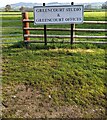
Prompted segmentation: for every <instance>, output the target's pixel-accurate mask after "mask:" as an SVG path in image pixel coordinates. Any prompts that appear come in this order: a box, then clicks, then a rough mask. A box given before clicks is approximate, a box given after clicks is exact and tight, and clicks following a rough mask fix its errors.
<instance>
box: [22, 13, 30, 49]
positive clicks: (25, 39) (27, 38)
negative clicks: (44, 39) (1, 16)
mask: <svg viewBox="0 0 107 120" xmlns="http://www.w3.org/2000/svg"><path fill="white" fill-rule="evenodd" d="M28 19H29V16H28V12H22V22H23V38H24V42H25V43H26V47H28V42H29V40H30V38H29V37H25V36H24V35H25V34H26V35H29V34H30V32H29V30H25V29H24V28H29V22H25V21H23V20H28Z"/></svg>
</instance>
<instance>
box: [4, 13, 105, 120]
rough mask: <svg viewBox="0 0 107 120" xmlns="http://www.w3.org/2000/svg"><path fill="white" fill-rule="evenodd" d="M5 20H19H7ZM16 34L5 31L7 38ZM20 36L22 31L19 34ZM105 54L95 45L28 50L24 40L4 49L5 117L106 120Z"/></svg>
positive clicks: (93, 17)
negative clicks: (98, 119) (95, 119)
mask: <svg viewBox="0 0 107 120" xmlns="http://www.w3.org/2000/svg"><path fill="white" fill-rule="evenodd" d="M30 16H31V18H32V13H30ZM84 16H85V18H84V19H85V20H105V16H104V12H95V13H90V12H86V13H85V14H84ZM6 19H20V17H17V16H16V17H14V18H13V17H9V18H7V17H3V20H6ZM17 25H19V26H20V25H21V23H17ZM3 26H13V24H12V23H11V24H10V23H6V24H4V23H3ZM59 26H60V25H59ZM59 26H51V27H59ZM76 26H77V27H80V28H85V27H87V25H81V24H80V25H76ZM60 27H61V26H60ZM62 27H69V25H63V26H62ZM89 27H93V28H96V26H94V25H93V26H90V25H89ZM98 27H100V28H102V29H104V27H105V26H102V25H98ZM12 32H13V33H14V30H11V31H10V30H7V31H5V29H4V30H3V34H5V33H8V34H10V33H12ZM19 33H22V30H21V29H18V30H15V34H19ZM50 34H52V33H50ZM58 34H60V33H58ZM63 34H64V33H63ZM78 34H79V33H78ZM84 34H86V33H84ZM91 34H92V35H93V34H94V33H91ZM95 34H99V35H104V33H95ZM105 50H106V45H93V44H79V45H72V46H71V45H66V44H65V45H63V44H57V45H56V44H51V45H50V44H48V45H47V46H44V45H43V44H33V45H31V47H30V49H26V48H25V47H24V45H23V43H22V42H20V40H19V42H18V43H16V44H13V45H7V46H3V48H2V61H3V62H2V71H3V74H2V84H3V85H2V86H3V91H2V92H3V95H2V97H3V117H4V118H35V117H37V118H41V117H42V118H106V117H107V116H106V109H105V108H106V86H107V81H106V76H105V72H106V64H105V61H106V56H105V55H106V54H105V53H106V52H105Z"/></svg>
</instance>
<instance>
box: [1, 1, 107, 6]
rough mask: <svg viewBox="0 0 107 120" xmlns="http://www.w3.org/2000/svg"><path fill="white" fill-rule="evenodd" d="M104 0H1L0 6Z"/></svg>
mask: <svg viewBox="0 0 107 120" xmlns="http://www.w3.org/2000/svg"><path fill="white" fill-rule="evenodd" d="M105 1H106V0H2V1H1V2H0V7H4V6H5V5H7V4H14V3H18V2H32V3H49V2H60V3H65V2H68V3H71V2H75V3H87V2H88V3H90V2H105Z"/></svg>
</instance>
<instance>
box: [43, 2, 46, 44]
mask: <svg viewBox="0 0 107 120" xmlns="http://www.w3.org/2000/svg"><path fill="white" fill-rule="evenodd" d="M43 6H45V3H43ZM44 42H45V45H47V34H46V25H44Z"/></svg>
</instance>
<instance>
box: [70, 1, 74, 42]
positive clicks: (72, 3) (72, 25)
mask: <svg viewBox="0 0 107 120" xmlns="http://www.w3.org/2000/svg"><path fill="white" fill-rule="evenodd" d="M71 5H74V2H71ZM73 27H74V24H71V41H70V44H73Z"/></svg>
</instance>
